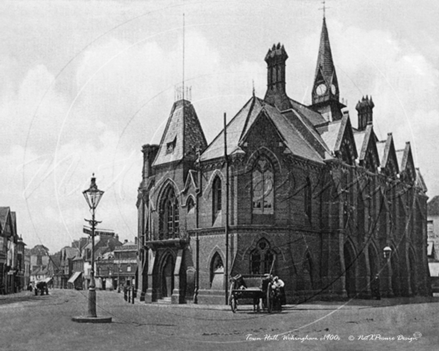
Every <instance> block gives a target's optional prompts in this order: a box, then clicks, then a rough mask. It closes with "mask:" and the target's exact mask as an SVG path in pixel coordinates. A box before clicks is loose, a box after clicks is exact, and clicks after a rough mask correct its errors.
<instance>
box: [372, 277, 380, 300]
mask: <svg viewBox="0 0 440 351" xmlns="http://www.w3.org/2000/svg"><path fill="white" fill-rule="evenodd" d="M371 294H372V295H373V297H374V298H376V300H380V279H379V274H376V275H375V276H374V278H373V280H372V281H371Z"/></svg>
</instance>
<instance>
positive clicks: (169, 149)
mask: <svg viewBox="0 0 440 351" xmlns="http://www.w3.org/2000/svg"><path fill="white" fill-rule="evenodd" d="M175 147H176V137H174V139H173V141H170V142H169V143H167V154H172V153H173V152H174V149H175Z"/></svg>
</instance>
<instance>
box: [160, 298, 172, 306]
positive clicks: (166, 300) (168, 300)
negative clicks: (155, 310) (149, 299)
mask: <svg viewBox="0 0 440 351" xmlns="http://www.w3.org/2000/svg"><path fill="white" fill-rule="evenodd" d="M156 303H158V304H163V305H171V297H163V298H161V299H158V300H157V301H156Z"/></svg>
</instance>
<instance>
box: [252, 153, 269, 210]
mask: <svg viewBox="0 0 440 351" xmlns="http://www.w3.org/2000/svg"><path fill="white" fill-rule="evenodd" d="M252 212H253V213H255V214H273V212H274V177H273V170H272V165H271V164H270V162H269V161H268V160H267V159H266V158H262V159H260V160H258V162H257V163H256V164H255V167H254V169H253V171H252Z"/></svg>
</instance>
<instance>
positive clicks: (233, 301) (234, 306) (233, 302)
mask: <svg viewBox="0 0 440 351" xmlns="http://www.w3.org/2000/svg"><path fill="white" fill-rule="evenodd" d="M229 304H230V305H231V311H232V312H233V313H235V312H236V311H237V300H236V299H235V297H234V296H232V297H231V300H230V301H229Z"/></svg>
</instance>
